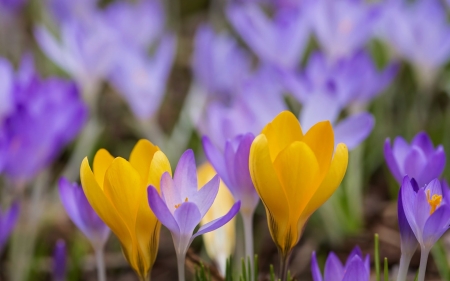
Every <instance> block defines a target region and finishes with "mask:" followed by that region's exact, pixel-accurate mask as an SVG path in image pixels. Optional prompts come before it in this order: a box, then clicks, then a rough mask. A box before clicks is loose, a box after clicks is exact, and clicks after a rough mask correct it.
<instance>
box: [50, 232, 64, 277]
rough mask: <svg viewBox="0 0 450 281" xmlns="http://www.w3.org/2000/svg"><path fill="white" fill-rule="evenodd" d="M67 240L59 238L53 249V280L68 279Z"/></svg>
mask: <svg viewBox="0 0 450 281" xmlns="http://www.w3.org/2000/svg"><path fill="white" fill-rule="evenodd" d="M66 251H67V250H66V242H64V240H61V239H60V240H58V241H57V242H56V246H55V249H54V250H53V281H65V280H66V270H67V269H66V267H67V253H66Z"/></svg>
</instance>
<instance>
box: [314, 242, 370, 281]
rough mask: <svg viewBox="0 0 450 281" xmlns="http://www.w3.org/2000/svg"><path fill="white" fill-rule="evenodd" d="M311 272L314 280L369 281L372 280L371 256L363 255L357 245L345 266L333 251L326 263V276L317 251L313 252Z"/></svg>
mask: <svg viewBox="0 0 450 281" xmlns="http://www.w3.org/2000/svg"><path fill="white" fill-rule="evenodd" d="M311 272H312V275H313V280H314V281H355V280H357V281H368V280H370V279H369V277H370V257H369V255H366V257H364V256H363V254H362V252H361V249H360V248H359V247H358V246H357V247H355V248H354V249H353V251H352V252H351V253H350V255H349V256H348V259H347V262H346V263H345V266H344V265H343V264H342V263H341V261H340V260H339V259H338V257H337V256H336V255H335V254H334V253H333V252H331V253H330V254H329V255H328V258H327V261H326V263H325V272H324V277H323V278H322V273H320V268H319V264H318V263H317V258H316V253H315V252H313V254H312V260H311Z"/></svg>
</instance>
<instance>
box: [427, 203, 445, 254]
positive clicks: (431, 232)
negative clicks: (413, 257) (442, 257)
mask: <svg viewBox="0 0 450 281" xmlns="http://www.w3.org/2000/svg"><path fill="white" fill-rule="evenodd" d="M449 228H450V207H448V206H447V205H444V206H442V207H439V208H438V209H437V210H436V211H435V212H434V213H433V214H432V215H431V216H430V217H429V218H428V220H427V221H426V223H425V226H424V228H423V243H424V245H425V247H427V248H428V249H431V247H433V245H434V244H435V243H436V242H437V241H438V240H439V238H441V236H442V235H443V234H444V233H445V232H446V231H447V230H448V229H449Z"/></svg>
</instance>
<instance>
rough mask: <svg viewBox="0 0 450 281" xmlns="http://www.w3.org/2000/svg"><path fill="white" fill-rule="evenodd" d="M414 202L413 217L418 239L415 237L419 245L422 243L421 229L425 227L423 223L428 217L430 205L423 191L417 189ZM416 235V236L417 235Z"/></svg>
mask: <svg viewBox="0 0 450 281" xmlns="http://www.w3.org/2000/svg"><path fill="white" fill-rule="evenodd" d="M415 199H416V200H415V202H414V217H415V221H416V224H417V233H418V234H419V237H416V238H417V240H418V241H419V243H423V237H422V233H423V229H424V227H425V223H426V221H427V219H428V217H429V216H430V210H431V207H430V204H429V203H428V199H427V195H426V193H425V190H424V189H419V191H418V192H417V196H416V198H415ZM417 233H416V235H417Z"/></svg>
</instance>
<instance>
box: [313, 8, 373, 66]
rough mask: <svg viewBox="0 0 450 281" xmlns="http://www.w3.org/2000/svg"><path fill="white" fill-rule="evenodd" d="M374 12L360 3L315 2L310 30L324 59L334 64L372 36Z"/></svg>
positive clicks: (353, 51) (356, 49)
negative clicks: (320, 48)
mask: <svg viewBox="0 0 450 281" xmlns="http://www.w3.org/2000/svg"><path fill="white" fill-rule="evenodd" d="M378 10H379V8H378V7H377V6H375V5H371V4H368V3H367V2H365V1H362V0H339V1H335V0H317V1H316V3H315V4H314V5H313V7H312V8H311V15H310V16H311V22H312V26H313V27H312V28H313V30H314V33H315V35H316V37H317V39H318V41H319V43H320V45H321V47H322V49H323V50H324V52H325V53H326V54H327V56H328V57H329V58H331V59H333V60H334V59H339V58H342V57H346V56H349V55H352V54H353V53H355V52H356V51H358V50H360V49H361V48H362V47H363V46H364V45H365V44H366V43H367V41H369V39H370V38H371V36H372V34H373V28H374V25H375V23H376V20H377V15H378V14H379V11H378Z"/></svg>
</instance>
